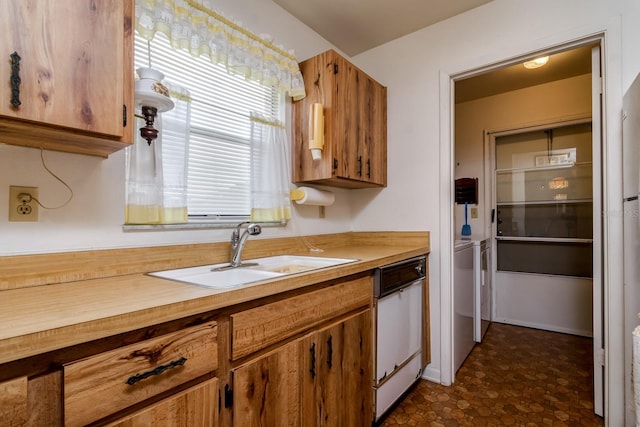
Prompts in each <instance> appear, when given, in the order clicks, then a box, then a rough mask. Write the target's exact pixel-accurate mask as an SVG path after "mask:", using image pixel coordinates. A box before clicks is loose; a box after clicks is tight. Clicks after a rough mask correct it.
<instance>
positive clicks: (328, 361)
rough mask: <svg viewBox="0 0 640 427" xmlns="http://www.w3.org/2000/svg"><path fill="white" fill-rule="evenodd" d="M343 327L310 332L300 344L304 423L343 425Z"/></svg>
mask: <svg viewBox="0 0 640 427" xmlns="http://www.w3.org/2000/svg"><path fill="white" fill-rule="evenodd" d="M341 326H342V324H338V325H335V326H332V327H330V328H327V329H324V330H321V331H319V332H316V333H314V334H311V335H309V336H307V337H306V338H305V339H304V340H303V341H302V343H301V344H302V348H301V350H300V354H301V359H300V360H301V365H302V366H301V368H300V371H301V373H302V375H301V385H300V388H301V393H302V396H301V408H300V412H301V418H302V424H301V425H304V426H331V427H334V426H340V425H342V424H341V423H342V414H341V411H340V410H341V407H340V399H341V398H342V390H341V387H342V378H341V377H342V375H341V373H342V372H341V371H342V344H343V340H342V328H341Z"/></svg>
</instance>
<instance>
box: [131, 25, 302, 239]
mask: <svg viewBox="0 0 640 427" xmlns="http://www.w3.org/2000/svg"><path fill="white" fill-rule="evenodd" d="M156 37H157V35H156ZM161 37H164V38H165V40H166V41H167V43H168V39H166V36H164V35H161ZM134 39H135V41H134V46H135V49H139V50H141V49H140V46H141V45H142V44H143V43H144V44H147V49H145V50H146V51H144V52H137V53H138V54H137V55H136V54H135V52H134V64H135V68H137V67H139V66H152V67H154V66H155V64H154V61H153V59H154V58H153V45H152V43H153V41H152V42H147V41H146V40H144V39H143V38H142V37H141V36H140V35H139V34H138V33H137V32H136V33H135V36H134ZM155 40H156V39H155V38H154V41H155ZM184 53H186V52H184ZM187 54H188V53H187ZM142 55H146V56H147V57H148V61H147V62H149V63H150V64H141V62H142V61H139V59H140V57H141V56H142ZM136 60H138V61H136ZM196 60H198V61H201V60H204V61H206V64H211V66H214V67H216V66H218V67H220V65H214V64H212V63H211V62H210V61H209V58H207V57H200V58H197V59H196ZM156 62H157V59H156ZM158 69H159V70H160V71H162V65H159V66H158ZM226 73H227V74H228V75H229V76H230V77H231V78H234V79H239V80H240V79H241V80H245V79H244V77H242V76H237V75H233V74H232V73H229V72H228V71H227V72H226ZM167 80H169V81H170V82H173V83H175V84H178V85H180V84H181V82H180V81H178V79H175V80H174V79H172V78H171V77H168V79H167ZM245 81H247V82H248V83H249V84H256V85H259V84H258V83H256V82H251V81H248V80H245ZM272 93H273V94H274V95H275V99H273V102H272V103H271V104H270V106H271V108H272V109H274V110H272V111H276V112H277V114H276V115H275V116H276V117H277V118H278V120H281V121H282V122H284V123H285V125H286V126H287V130H288V131H289V124H288V123H287V122H288V121H287V120H285V117H286V116H287V115H286V111H287V99H286V97H285V96H284V95H283V94H282V93H277V92H276V91H275V89H272ZM192 111H193V108H192ZM192 114H193V113H192ZM246 117H247V122H249V116H248V115H247V116H246ZM194 128H195V129H196V131H195V132H193V131H191V134H190V136H191V135H199V136H205V137H209V138H216V137H218V138H222V139H226V140H227V141H230V140H232V139H238V140H239V139H242V137H241V136H237V135H233V136H231V137H230V136H229V134H227V135H225V134H222V133H220V132H216V131H215V130H213V129H211V128H209V129H207V128H201V127H200V126H197V125H196V126H194ZM288 133H289V132H288ZM190 139H191V138H190ZM245 141H246V142H247V147H249V144H250V135H249V136H248V139H245ZM189 149H190V150H191V147H190V148H189ZM287 154H288V155H289V160H290V150H288V153H287ZM250 173H251V171H250V170H249V174H250ZM249 182H250V175H249ZM248 185H249V188H248V190H247V198H248V199H249V200H248V203H249V212H248V213H247V214H246V215H244V214H219V213H218V214H216V213H211V214H188V222H187V223H182V224H153V225H151V224H149V225H127V224H125V225H123V229H124V230H125V231H136V230H161V229H167V230H176V229H203V228H233V227H236V225H237V224H238V223H240V222H244V221H249V220H250V217H251V213H250V209H251V207H250V204H251V202H250V197H251V188H250V184H248ZM187 208H189V206H187ZM261 224H263V225H265V226H267V227H277V226H285V225H286V224H287V221H282V222H281V221H277V222H266V223H265V222H261Z"/></svg>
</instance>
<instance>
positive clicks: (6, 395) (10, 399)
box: [0, 377, 28, 427]
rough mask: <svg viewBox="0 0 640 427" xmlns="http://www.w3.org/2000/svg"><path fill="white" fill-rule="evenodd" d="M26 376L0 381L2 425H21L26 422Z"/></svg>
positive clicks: (0, 418)
mask: <svg viewBox="0 0 640 427" xmlns="http://www.w3.org/2000/svg"><path fill="white" fill-rule="evenodd" d="M27 384H28V381H27V377H20V378H15V379H12V380H9V381H5V382H2V383H0V420H2V421H1V423H2V425H7V426H11V427H13V426H16V427H18V426H23V425H26V423H27Z"/></svg>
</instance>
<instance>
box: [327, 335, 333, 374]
mask: <svg viewBox="0 0 640 427" xmlns="http://www.w3.org/2000/svg"><path fill="white" fill-rule="evenodd" d="M327 345H328V346H329V351H328V352H327V366H328V367H329V369H331V366H332V365H333V339H332V337H331V335H329V339H328V340H327Z"/></svg>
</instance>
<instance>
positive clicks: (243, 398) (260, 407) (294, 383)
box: [232, 340, 304, 427]
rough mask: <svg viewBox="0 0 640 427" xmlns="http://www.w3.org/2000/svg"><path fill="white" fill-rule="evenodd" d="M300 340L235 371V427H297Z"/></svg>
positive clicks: (298, 415)
mask: <svg viewBox="0 0 640 427" xmlns="http://www.w3.org/2000/svg"><path fill="white" fill-rule="evenodd" d="M301 348H302V346H301V343H300V340H296V341H293V342H291V343H289V344H286V345H284V346H283V347H281V348H280V349H278V350H276V351H274V352H271V353H268V354H266V355H265V356H262V357H260V358H258V359H257V360H255V361H252V362H250V363H248V364H246V365H243V366H240V367H238V368H236V369H234V370H233V373H232V375H233V425H234V427H250V426H263V427H269V426H272V427H284V426H290V427H297V426H301V425H304V424H301V423H300V381H299V377H300V374H301V372H299V366H300V361H299V359H300V349H301Z"/></svg>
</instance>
